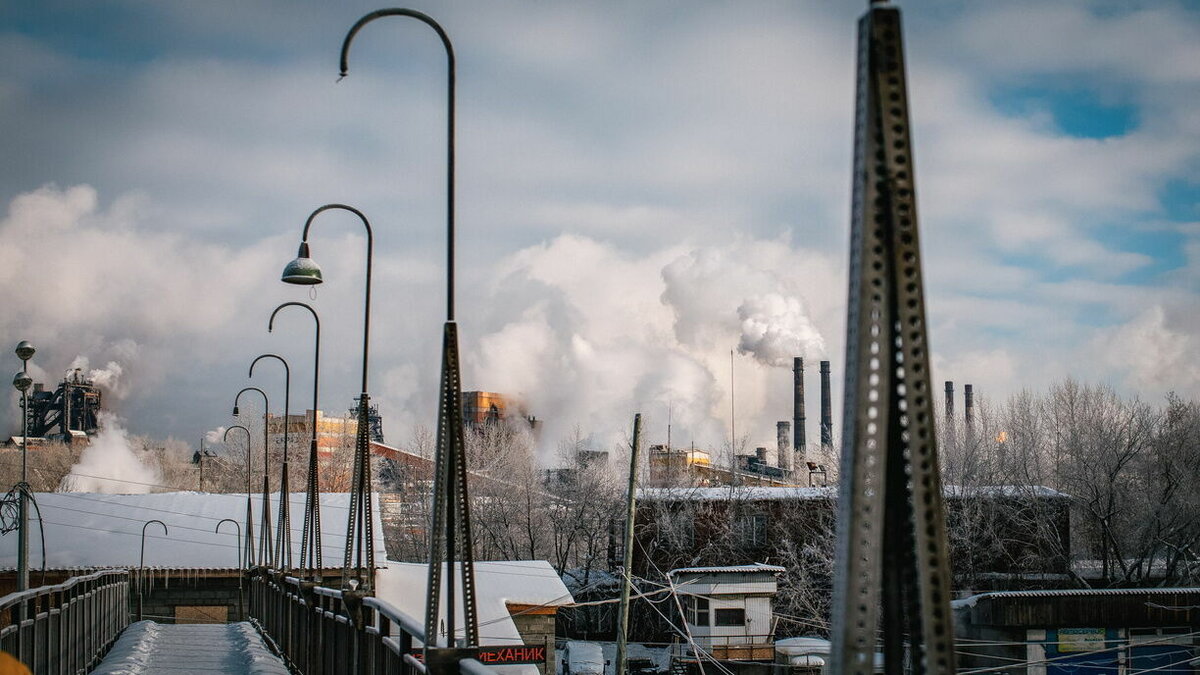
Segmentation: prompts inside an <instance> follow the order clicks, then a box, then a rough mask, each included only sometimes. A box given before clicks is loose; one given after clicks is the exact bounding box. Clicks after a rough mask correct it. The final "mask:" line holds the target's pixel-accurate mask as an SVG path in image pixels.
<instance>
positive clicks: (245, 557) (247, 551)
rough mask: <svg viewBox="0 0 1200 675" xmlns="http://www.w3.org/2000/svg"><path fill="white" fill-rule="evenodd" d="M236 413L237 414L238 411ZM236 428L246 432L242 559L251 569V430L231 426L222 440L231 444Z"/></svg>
mask: <svg viewBox="0 0 1200 675" xmlns="http://www.w3.org/2000/svg"><path fill="white" fill-rule="evenodd" d="M234 414H235V415H236V414H237V413H234ZM234 429H241V430H242V431H244V432H246V539H245V544H246V547H245V549H244V553H245V555H243V556H242V560H243V561H245V563H246V568H247V569H249V568H250V557H251V556H253V555H254V506H253V499H254V496H253V490H252V489H251V487H250V430H249V429H247V428H246V427H244V426H242V425H240V424H235V425H233V426H231V427H229V428H228V429H226V430H225V433H224V434H222V436H221V441H222V442H223V443H225V444H226V445H229V432H230V431H233V430H234Z"/></svg>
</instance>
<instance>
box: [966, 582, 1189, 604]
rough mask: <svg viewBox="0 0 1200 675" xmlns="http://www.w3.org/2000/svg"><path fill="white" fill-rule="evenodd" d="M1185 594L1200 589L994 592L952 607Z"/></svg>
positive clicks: (1089, 589)
mask: <svg viewBox="0 0 1200 675" xmlns="http://www.w3.org/2000/svg"><path fill="white" fill-rule="evenodd" d="M1184 593H1191V594H1200V588H1195V587H1193V588H1060V589H1049V590H1039V591H993V592H990V593H980V594H979V595H972V596H970V597H968V598H962V599H960V600H952V601H951V602H950V607H951V608H953V609H962V608H965V607H974V606H975V605H976V604H977V603H978V602H979V601H980V600H991V599H997V600H999V599H1005V598H1111V597H1115V596H1122V595H1126V596H1128V595H1132V596H1139V595H1180V594H1184Z"/></svg>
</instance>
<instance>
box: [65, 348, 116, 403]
mask: <svg viewBox="0 0 1200 675" xmlns="http://www.w3.org/2000/svg"><path fill="white" fill-rule="evenodd" d="M70 369H71V370H76V369H78V370H79V372H80V374H81V375H82V376H83V377H84V378H85V379H88V380H91V381H92V382H93V383H94V384H95V385H96V386H97V387H100V388H101V389H103V390H104V392H105V393H106V394H109V395H110V396H112V397H113V398H115V399H117V400H121V399H124V398H125V397H126V396H128V395H129V391H130V389H129V385H128V381H127V378H122V376H123V375H124V374H125V368H124V366H122V365H121V364H120V363H117V362H116V361H109V362H108V363H107V364H106V365H105V366H104V367H103V368H92V367H90V362H89V360H88V357H86V356H82V355H81V356H76V357H75V360H74V361H72V362H71V368H70Z"/></svg>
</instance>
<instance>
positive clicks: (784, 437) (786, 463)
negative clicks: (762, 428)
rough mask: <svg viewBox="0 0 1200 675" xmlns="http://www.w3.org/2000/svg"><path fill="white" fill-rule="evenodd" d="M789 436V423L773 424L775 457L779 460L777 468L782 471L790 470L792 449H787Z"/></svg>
mask: <svg viewBox="0 0 1200 675" xmlns="http://www.w3.org/2000/svg"><path fill="white" fill-rule="evenodd" d="M791 436H792V423H791V422H789V421H787V420H783V421H781V422H776V423H775V448H776V449H775V455H776V459H778V460H779V468H781V469H783V470H784V471H791V470H792V449H791V448H789V447H788V445H789V443H788V441H790V440H791Z"/></svg>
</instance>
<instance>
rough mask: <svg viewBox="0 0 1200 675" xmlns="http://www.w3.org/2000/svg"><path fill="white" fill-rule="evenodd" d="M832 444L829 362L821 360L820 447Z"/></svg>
mask: <svg viewBox="0 0 1200 675" xmlns="http://www.w3.org/2000/svg"><path fill="white" fill-rule="evenodd" d="M832 445H833V403H832V402H831V401H830V395H829V362H828V361H822V362H821V447H826V448H827V447H830V446H832Z"/></svg>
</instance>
